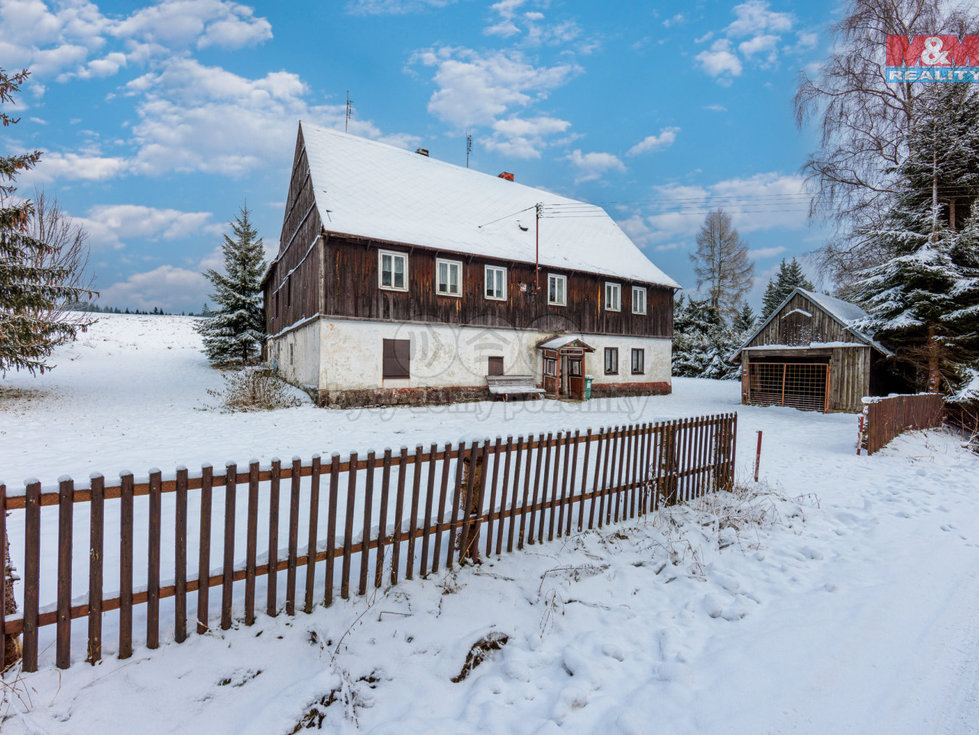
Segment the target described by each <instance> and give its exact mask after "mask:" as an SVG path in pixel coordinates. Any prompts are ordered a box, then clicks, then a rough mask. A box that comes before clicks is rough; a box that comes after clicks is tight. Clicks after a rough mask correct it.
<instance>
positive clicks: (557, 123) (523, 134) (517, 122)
mask: <svg viewBox="0 0 979 735" xmlns="http://www.w3.org/2000/svg"><path fill="white" fill-rule="evenodd" d="M569 127H571V123H570V122H568V121H567V120H560V119H558V118H555V117H529V118H520V117H510V118H506V119H504V120H497V121H496V122H495V123H493V134H492V136H490V137H487V138H481V139H480V142H481V143H482V144H483V145H484V146H486V147H487V148H488V149H490V150H494V151H499V152H500V153H502V154H504V155H506V156H511V157H513V158H540V152H541V150H542V149H543V148H546V147H547V146H548V145H549V143H550V142H551V141H550V139H551V137H552V136H554V135H558V134H561V133H564V132H565V131H567V129H568V128H569Z"/></svg>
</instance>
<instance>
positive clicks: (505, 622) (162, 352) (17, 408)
mask: <svg viewBox="0 0 979 735" xmlns="http://www.w3.org/2000/svg"><path fill="white" fill-rule="evenodd" d="M221 383H222V381H221V378H220V376H219V375H218V374H216V373H215V372H214V371H212V370H210V369H209V368H208V367H207V364H206V362H205V361H204V359H203V357H202V356H201V354H200V352H199V350H198V342H197V338H196V336H195V335H194V333H193V330H192V326H191V320H189V319H186V318H179V317H138V316H110V317H102V318H100V321H99V323H97V324H96V325H95V326H93V327H92V328H91V329H90V330H89V332H88V333H87V334H84V335H80V339H79V340H78V342H76V343H75V344H73V345H71V346H70V347H68V348H66V349H64V350H63V351H61V352H60V353H59V355H58V367H57V368H56V369H55V370H54V371H53V372H51V373H49V374H46V375H45V376H43V377H40V378H38V379H31V378H29V377H25V376H20V375H13V376H7V378H5V379H3V380H2V381H0V386H2V387H3V388H4V389H5V392H4V393H3V394H0V478H2V479H3V480H5V481H6V482H7V484H8V487H10V488H11V489H19V488H21V487H22V480H23V479H25V478H27V477H39V478H40V479H41V480H42V481H43V482H44V483H45V485H50V484H52V483H54V482H55V480H56V479H57V477H58V476H59V475H61V474H65V473H67V474H71V475H73V476H74V477H75V478H76V479H79V480H81V481H84V480H85V479H86V478H87V476H88V474H89V473H90V472H93V471H100V472H103V473H105V474H106V475H107V476H109V477H111V476H114V475H115V474H116V473H117V472H118V471H119V470H120V469H123V468H127V469H131V470H133V471H134V472H135V473H136V474H137V475H138V476H139V475H145V473H146V472H147V471H148V470H149V468H151V467H160V468H161V469H163V470H164V472H165V473H169V472H172V471H173V469H174V467H176V466H177V465H180V464H185V465H187V466H189V467H190V468H192V469H193V468H195V467H199V466H200V464H202V463H204V462H211V463H213V464H215V465H216V466H221V465H222V464H223V463H224V462H225V461H228V460H233V461H237V462H239V463H244V462H246V461H248V460H250V459H252V458H255V459H258V460H260V461H261V462H263V464H264V463H267V462H269V461H270V460H271V458H272V457H273V456H279V457H282V458H283V459H288V458H290V457H292V456H293V455H300V456H303V457H304V458H308V457H309V456H310V455H312V454H313V453H315V452H320V453H323V454H329V453H330V452H334V451H339V452H341V453H343V454H346V453H347V452H349V451H351V450H356V451H361V452H363V451H365V450H367V449H371V448H373V449H378V450H380V449H383V448H384V447H387V446H390V447H392V448H399V447H401V446H403V445H404V446H410V447H413V446H414V445H416V444H418V443H422V444H426V445H427V444H429V443H431V442H433V441H437V442H445V441H457V440H458V439H460V438H467V439H468V438H484V437H495V436H497V435H504V436H505V435H507V434H514V435H516V434H518V433H522V434H527V433H530V432H538V431H542V430H543V431H557V430H565V429H575V428H581V429H584V428H587V427H591V428H595V429H597V428H598V427H600V426H608V425H615V424H624V423H631V422H637V421H654V420H658V419H663V418H672V417H677V416H693V415H701V414H714V413H724V412H728V411H731V410H737V411H738V413H739V431H740V435H739V447H738V449H739V451H738V474H739V477H740V478H741V480H742V482H743V484H744V485H745V486H747V488H748V490H746V491H744V492H742V493H739V494H737V495H733V496H728V495H725V496H723V497H718V498H715V499H710V500H708V501H707V502H703V503H700V504H697V505H695V506H693V507H681V508H674V509H670V510H669V511H663V512H660V513H658V514H655V515H651V516H648V517H646V518H644V519H642V520H641V521H639V522H636V523H632V524H625V525H619V526H612V527H609V528H606V529H605V531H604V532H601V533H598V532H593V533H586V534H582V535H580V536H575V537H571V538H570V539H566V540H564V541H562V542H555V543H552V544H544V545H542V546H538V547H534V548H532V549H529V550H527V551H524V552H520V553H514V554H510V555H505V556H504V557H502V558H500V559H494V560H492V561H488V562H486V563H484V564H482V565H481V566H479V567H476V568H466V569H463V570H457V571H456V572H453V573H448V574H446V573H440V574H438V575H433V576H431V577H430V578H429V579H428V580H425V581H421V580H418V581H415V582H407V583H402V584H401V585H399V586H398V587H396V588H389V589H382V590H381V591H380V592H379V593H378V594H377V595H376V596H374V597H371V598H367V599H356V600H351V601H350V602H338V603H336V604H335V605H334V606H333V607H332V608H330V609H328V610H327V609H323V608H317V609H316V610H314V612H313V614H312V615H305V614H302V613H299V614H297V616H296V617H295V618H294V619H288V618H286V617H285V616H280V617H279V618H277V619H270V618H267V617H265V616H261V615H260V616H259V618H258V621H257V623H256V625H255V626H254V627H252V628H244V627H241V628H238V629H233V630H231V631H227V632H224V633H221V632H216V633H211V634H208V635H206V636H200V637H199V636H196V635H191V637H190V639H189V640H188V641H187V642H186V643H184V644H181V645H179V646H178V645H176V644H174V643H172V642H164V644H163V646H162V647H161V649H160V650H158V651H156V652H153V653H150V652H149V651H147V650H146V649H145V648H141V647H137V649H136V651H135V653H134V656H133V658H131V659H129V660H127V661H122V662H120V661H118V660H117V659H115V658H112V657H107V658H106V659H105V660H104V661H103V662H102V663H101V664H100V665H99V666H96V667H89V666H87V665H85V664H81V663H76V664H75V665H74V666H73V667H72V668H71V669H70V670H69V671H67V672H63V673H62V672H57V671H55V670H53V669H52V668H50V661H48V666H47V667H45V666H44V664H43V661H44V660H45V656H46V657H47V659H50V658H51V651H47V652H46V653H42V670H41V671H39V672H37V673H36V674H30V675H24V676H23V677H21V678H15V677H12V676H11V675H10V674H8V677H7V678H6V679H5V680H4V687H3V698H4V702H3V705H2V707H0V718H6V719H4V720H0V730H2V731H3V732H4V733H5V735H6V733H8V732H9V733H48V732H50V733H85V732H105V733H115V732H129V731H131V730H132V729H133V728H134V727H137V726H138V728H139V729H140V731H142V732H143V733H146V734H147V735H148V734H149V733H169V732H181V733H197V732H201V733H289V732H293V731H294V728H296V727H297V725H298V726H300V727H305V726H306V725H310V726H312V727H314V728H315V727H316V726H317V725H319V726H321V727H322V729H324V730H326V731H329V732H339V733H348V732H349V733H353V732H370V733H406V732H407V733H414V732H429V733H472V732H487V733H556V732H568V733H592V732H602V733H654V732H655V733H705V734H707V733H726V734H727V733H731V734H737V733H744V734H745V735H748V734H755V733H908V734H911V733H914V734H917V733H944V734H949V735H966V734H967V733H976V732H979V725H977V724H976V723H979V616H977V614H976V611H977V610H979V481H977V480H976V476H977V472H979V457H977V456H976V455H974V454H971V453H969V452H968V451H966V450H964V449H962V447H961V446H960V444H961V441H960V440H959V438H958V437H955V436H952V435H949V434H947V433H944V432H938V431H933V432H926V433H916V434H911V435H906V436H904V437H900V438H899V439H897V440H896V441H894V442H893V443H892V444H891V445H890V446H889V447H888V448H887V449H885V450H884V451H883V452H881V453H880V454H878V455H875V456H873V457H866V456H859V457H858V456H856V454H855V440H856V418H855V417H854V416H847V415H829V416H823V415H818V414H810V413H801V412H797V411H795V410H793V409H778V408H768V409H760V408H754V407H744V406H740V405H738V401H739V390H738V385H737V384H736V383H733V382H728V383H720V382H712V381H699V380H682V379H681V380H675V381H674V393H673V395H671V396H663V397H651V398H634V399H616V400H603V401H592V402H589V403H587V404H583V405H579V404H567V403H558V402H553V401H540V402H533V403H512V404H500V403H495V404H491V403H477V404H464V405H459V406H453V407H443V408H437V409H435V408H429V409H406V408H402V409H384V410H380V409H378V410H351V411H327V410H320V409H316V408H313V407H312V406H304V407H300V408H293V409H287V410H282V411H276V412H273V413H267V414H237V415H230V414H221V413H218V412H215V411H208V410H203V409H204V407H205V406H206V404H207V403H209V402H211V403H213V402H214V401H213V399H211V398H209V397H208V396H207V394H206V391H207V389H208V388H217V387H220V385H221ZM757 430H763V431H764V450H763V457H762V473H761V474H762V480H763V482H762V483H760V484H759V485H758V486H755V485H754V483H752V482H750V478H749V474H750V467H751V462H752V458H753V452H754V439H755V432H756V431H757ZM300 576H301V575H300ZM46 601H48V600H47V598H46V597H43V596H42V603H44V602H46ZM137 630H139V629H138V627H137ZM490 634H504V635H506V636H507V637H508V638H507V642H506V644H505V645H502V647H501V648H500V649H499V650H498V651H495V652H493V653H491V654H490V655H489V656H488V657H487V660H486V661H485V662H483V663H482V664H481V665H479V666H478V667H477V668H475V669H474V670H472V672H471V673H469V674H468V676H466V677H465V678H464V679H463V680H461V681H459V682H453V681H452V679H453V678H454V677H457V676H458V675H459V674H460V672H461V671H462V669H463V664H464V662H465V661H466V658H467V653H468V652H469V651H470V648H471V646H472V645H473V644H474V643H475V642H477V641H478V640H480V639H483V638H485V637H486V636H487V635H490ZM106 643H107V649H108V648H109V646H108V643H109V641H108V639H107V641H106ZM137 723H138V724H137Z"/></svg>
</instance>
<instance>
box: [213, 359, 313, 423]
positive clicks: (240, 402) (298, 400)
mask: <svg viewBox="0 0 979 735" xmlns="http://www.w3.org/2000/svg"><path fill="white" fill-rule="evenodd" d="M207 393H208V395H209V396H211V397H213V398H217V399H218V400H219V401H220V403H219V404H218V406H217V408H219V409H220V410H222V411H228V412H231V413H237V412H239V411H273V410H275V409H277V408H292V407H293V406H300V405H302V404H303V403H305V401H304V400H303V398H302V395H303V394H302V393H300V391H299V390H298V389H296V388H293V387H292V386H291V385H289V384H288V383H286V382H284V381H283V380H281V379H280V378H279V377H278V376H276V375H275V373H273V372H272V368H271V367H270V366H268V365H258V366H255V367H249V368H245V369H243V370H233V371H228V372H226V373H225V374H224V387H223V388H222V389H220V390H209V391H208V392H207Z"/></svg>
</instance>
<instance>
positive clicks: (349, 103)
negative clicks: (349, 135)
mask: <svg viewBox="0 0 979 735" xmlns="http://www.w3.org/2000/svg"><path fill="white" fill-rule="evenodd" d="M352 112H353V100H352V99H350V90H349V89H348V90H347V116H346V118H345V119H344V121H343V132H345V133H346V132H347V126H349V125H350V115H351V114H352Z"/></svg>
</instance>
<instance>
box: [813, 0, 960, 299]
mask: <svg viewBox="0 0 979 735" xmlns="http://www.w3.org/2000/svg"><path fill="white" fill-rule="evenodd" d="M949 6H950V4H944V3H941V2H939V0H850V2H849V6H848V8H847V12H846V15H845V16H844V17H843V19H842V20H840V21H839V23H837V24H836V25H835V26H834V27H833V33H834V35H835V37H836V43H835V44H834V46H833V51H832V53H831V54H830V57H829V58H828V59H827V60H826V62H825V63H823V64H822V65H821V67H820V69H819V71H818V72H817V73H816V74H815V75H814V76H813V77H810V76H809V75H808V74H806V73H805V72H803V73H802V76H801V80H800V83H799V88H798V90H797V91H796V95H795V115H796V122H797V123H798V125H799V126H800V127H802V126H803V125H804V124H805V123H806V122H808V121H809V120H812V119H815V120H818V121H819V125H820V132H821V139H820V148H819V150H817V151H815V152H814V153H812V154H811V155H810V156H809V159H808V160H807V161H806V164H805V165H804V166H803V171H804V172H805V174H806V175H807V177H808V179H809V181H810V183H812V184H815V191H816V193H815V195H814V197H813V200H812V204H811V211H810V214H811V215H812V216H814V217H818V218H823V219H825V220H828V221H829V222H832V223H833V224H834V225H835V233H834V236H833V237H832V239H831V240H830V242H829V243H828V244H827V245H826V246H825V247H824V248H823V249H822V250H821V252H820V259H819V265H820V268H821V270H822V272H823V273H824V274H826V275H829V276H830V277H831V278H833V279H834V280H835V281H836V282H837V283H838V284H841V285H846V284H847V283H849V282H850V281H851V280H852V278H853V277H854V274H855V273H856V272H858V271H859V270H860V269H862V268H864V267H866V266H868V265H872V264H874V263H876V262H879V260H880V257H881V253H879V252H877V251H876V250H875V248H874V246H873V245H872V244H870V243H868V242H867V241H866V240H864V239H862V238H861V237H860V236H859V235H858V234H857V233H858V232H860V231H865V230H867V229H875V227H876V226H877V225H879V224H880V222H879V220H880V217H881V216H882V211H883V210H884V209H885V207H883V206H882V205H883V200H885V199H886V198H887V197H889V196H890V195H891V194H892V193H893V191H894V184H895V180H896V176H897V174H896V168H897V166H898V165H899V164H900V163H901V161H903V160H904V158H905V155H906V152H907V148H906V146H907V134H908V132H909V131H910V130H911V126H912V124H913V122H914V119H915V116H916V114H918V108H919V105H918V101H919V98H920V96H921V95H922V94H923V92H924V90H925V88H926V87H927V86H928V85H924V84H916V83H913V82H903V83H892V84H889V83H888V82H887V79H886V75H885V69H884V60H885V43H886V38H887V36H888V35H903V36H915V35H921V34H936V33H958V34H960V35H961V34H963V33H965V32H974V31H975V28H976V26H977V20H979V15H977V14H976V13H975V11H972V12H971V13H968V14H966V13H964V12H963V11H961V10H954V9H953V10H948V8H949Z"/></svg>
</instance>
